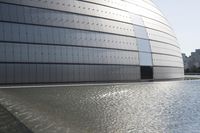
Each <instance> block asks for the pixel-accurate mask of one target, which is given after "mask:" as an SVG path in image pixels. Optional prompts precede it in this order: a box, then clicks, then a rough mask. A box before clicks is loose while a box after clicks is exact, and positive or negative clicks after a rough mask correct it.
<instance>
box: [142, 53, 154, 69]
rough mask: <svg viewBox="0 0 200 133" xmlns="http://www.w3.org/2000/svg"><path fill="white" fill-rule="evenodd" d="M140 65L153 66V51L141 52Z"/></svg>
mask: <svg viewBox="0 0 200 133" xmlns="http://www.w3.org/2000/svg"><path fill="white" fill-rule="evenodd" d="M139 55H140V56H139V58H140V65H141V66H152V65H153V64H152V56H151V53H142V52H140V53H139Z"/></svg>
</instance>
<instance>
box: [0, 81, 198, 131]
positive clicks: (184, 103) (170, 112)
mask: <svg viewBox="0 0 200 133" xmlns="http://www.w3.org/2000/svg"><path fill="white" fill-rule="evenodd" d="M0 103H1V105H3V106H4V107H5V108H7V110H9V111H10V112H11V113H12V114H13V115H14V116H15V117H16V118H18V120H20V121H21V122H22V123H23V124H24V125H26V127H28V128H29V129H30V130H31V131H33V132H35V133H199V132H200V80H193V81H172V82H149V83H127V84H116V85H88V86H87V85H84V86H76V87H73V86H60V87H58V86H57V87H38V88H31V87H24V88H14V89H13V88H12V89H0Z"/></svg>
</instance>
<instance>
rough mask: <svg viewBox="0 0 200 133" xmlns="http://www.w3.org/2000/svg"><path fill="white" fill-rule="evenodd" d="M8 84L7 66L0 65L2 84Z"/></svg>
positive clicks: (0, 80) (0, 82)
mask: <svg viewBox="0 0 200 133" xmlns="http://www.w3.org/2000/svg"><path fill="white" fill-rule="evenodd" d="M5 83H6V64H2V63H0V84H5Z"/></svg>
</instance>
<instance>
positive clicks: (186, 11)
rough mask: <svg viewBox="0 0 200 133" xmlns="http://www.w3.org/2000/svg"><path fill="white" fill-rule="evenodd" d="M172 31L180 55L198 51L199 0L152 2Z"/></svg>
mask: <svg viewBox="0 0 200 133" xmlns="http://www.w3.org/2000/svg"><path fill="white" fill-rule="evenodd" d="M153 1H154V3H155V4H156V5H157V7H158V8H159V9H160V10H161V12H162V13H163V14H164V15H165V17H166V18H167V19H168V21H169V23H170V25H171V27H172V28H173V29H174V31H175V34H176V36H177V39H178V42H179V44H180V45H181V50H182V53H186V54H187V55H188V56H189V55H190V53H191V52H193V51H195V49H200V0H153Z"/></svg>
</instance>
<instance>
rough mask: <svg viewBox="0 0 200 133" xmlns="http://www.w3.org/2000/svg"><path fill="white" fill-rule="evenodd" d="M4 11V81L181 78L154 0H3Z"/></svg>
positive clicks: (0, 46) (176, 52) (0, 54)
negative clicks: (152, 0)
mask: <svg viewBox="0 0 200 133" xmlns="http://www.w3.org/2000/svg"><path fill="white" fill-rule="evenodd" d="M0 12H1V15H0V83H1V84H10V83H73V82H120V81H140V80H143V79H152V80H166V79H178V78H183V61H182V56H181V53H180V47H179V44H178V43H177V39H176V37H175V35H174V32H173V30H172V28H171V27H170V26H169V24H168V22H167V20H166V19H165V17H164V16H163V15H162V13H161V12H160V11H159V10H158V9H157V8H156V6H155V5H154V4H153V3H152V2H151V1H150V0H0Z"/></svg>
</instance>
